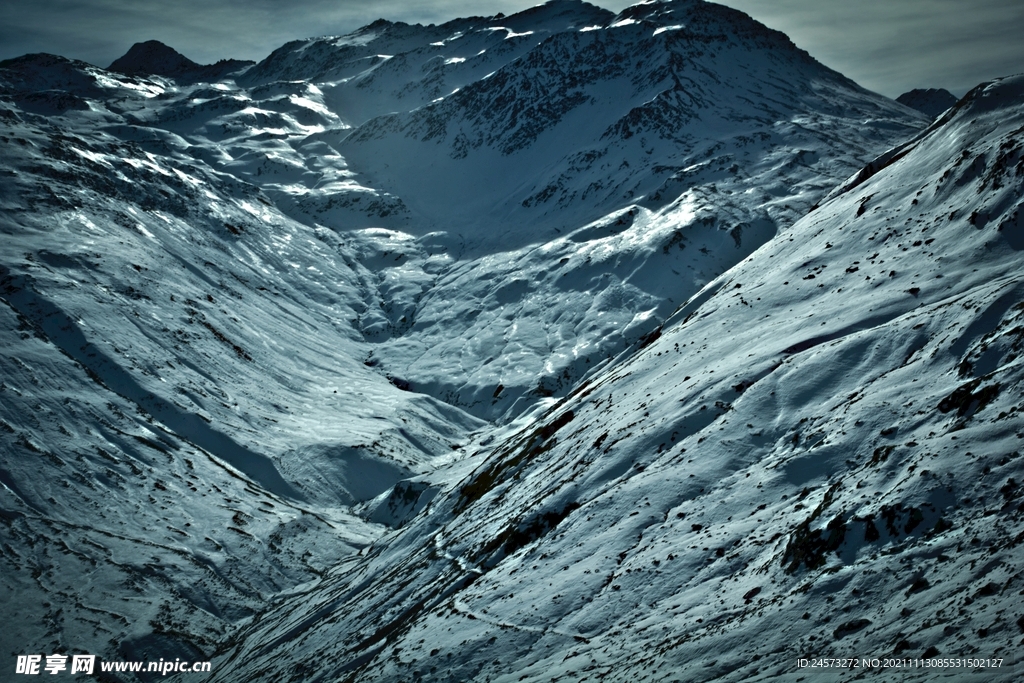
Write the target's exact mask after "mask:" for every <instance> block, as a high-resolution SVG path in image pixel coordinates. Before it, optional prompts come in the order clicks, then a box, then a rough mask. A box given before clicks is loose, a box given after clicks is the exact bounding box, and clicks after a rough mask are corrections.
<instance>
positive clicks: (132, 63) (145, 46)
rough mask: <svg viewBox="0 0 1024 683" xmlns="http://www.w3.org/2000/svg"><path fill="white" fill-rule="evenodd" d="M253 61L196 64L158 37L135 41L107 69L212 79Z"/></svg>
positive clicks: (171, 76)
mask: <svg viewBox="0 0 1024 683" xmlns="http://www.w3.org/2000/svg"><path fill="white" fill-rule="evenodd" d="M251 64H253V62H250V61H245V60H239V59H222V60H220V61H218V62H217V63H216V64H199V63H197V62H193V61H192V60H191V59H189V58H188V57H186V56H185V55H183V54H181V53H180V52H178V51H177V50H175V49H174V48H173V47H170V46H169V45H164V44H163V43H161V42H160V41H159V40H147V41H145V42H142V43H135V44H134V45H132V46H131V49H129V50H128V52H126V53H124V55H123V56H121V57H118V58H117V59H115V60H114V61H113V62H112V63H111V65H110V66H108V67H107V69H108V70H109V71H118V72H120V73H123V74H128V75H131V76H166V77H168V78H176V79H179V80H180V79H184V80H186V81H199V80H206V81H215V80H219V79H220V78H223V77H224V76H226V75H228V74H230V73H233V72H235V71H238V70H239V69H242V68H244V67H246V66H249V65H251Z"/></svg>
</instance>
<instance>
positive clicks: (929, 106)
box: [896, 88, 956, 118]
mask: <svg viewBox="0 0 1024 683" xmlns="http://www.w3.org/2000/svg"><path fill="white" fill-rule="evenodd" d="M896 101H897V102H899V103H900V104H905V105H907V106H908V107H910V108H911V109H916V110H918V111H919V112H922V113H924V114H927V115H928V116H931V117H932V118H935V117H937V116H938V115H939V114H941V113H942V112H944V111H946V110H947V109H949V108H950V107H952V106H953V105H954V104H956V96H955V95H954V94H953V93H951V92H949V91H948V90H944V89H943V88H927V89H920V88H919V89H917V90H911V91H909V92H905V93H903V94H902V95H900V96H899V97H897V98H896Z"/></svg>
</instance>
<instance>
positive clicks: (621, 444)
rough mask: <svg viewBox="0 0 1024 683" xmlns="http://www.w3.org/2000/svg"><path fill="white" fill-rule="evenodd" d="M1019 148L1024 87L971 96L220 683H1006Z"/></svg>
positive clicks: (1007, 83)
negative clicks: (833, 671)
mask: <svg viewBox="0 0 1024 683" xmlns="http://www.w3.org/2000/svg"><path fill="white" fill-rule="evenodd" d="M1022 135H1024V77H1015V78H1008V79H1004V80H1002V81H996V82H993V83H990V84H985V85H982V86H979V87H978V88H977V89H975V90H974V91H972V92H971V93H970V94H968V96H967V97H965V98H964V100H962V101H961V102H960V103H959V104H958V105H957V107H956V108H954V109H953V110H951V111H950V112H948V113H947V114H946V115H945V116H944V117H943V119H941V120H940V121H938V122H936V123H935V124H934V125H933V126H932V127H931V128H929V129H928V130H927V131H925V132H924V133H923V134H921V135H920V136H918V137H917V138H915V139H914V140H912V141H911V142H909V143H907V144H905V145H903V146H901V147H898V148H896V149H895V150H893V151H892V152H890V153H888V154H886V155H884V156H882V157H880V158H879V159H877V160H876V161H875V162H873V163H872V164H870V165H869V166H867V167H866V168H865V169H863V170H862V171H861V172H860V173H859V174H857V175H855V176H854V177H852V178H851V179H850V180H849V181H848V182H847V183H845V184H844V185H843V186H842V187H841V188H839V189H837V190H836V191H835V192H834V193H833V195H832V196H831V197H830V198H829V199H828V200H827V201H825V202H824V203H822V205H821V206H820V207H819V208H817V209H816V210H815V211H813V212H812V213H810V214H809V215H807V216H806V217H805V218H803V219H801V220H800V221H798V222H797V223H796V224H795V225H794V226H792V227H791V228H789V229H787V230H785V231H783V232H782V233H780V235H778V236H777V237H775V238H774V239H773V240H771V241H770V242H769V243H768V244H766V245H765V246H764V247H762V248H761V249H759V250H758V251H757V252H755V253H754V254H753V255H751V256H750V257H748V258H747V259H745V260H744V261H743V262H742V263H740V264H739V265H737V266H736V267H735V268H733V269H731V270H730V271H729V272H727V273H726V274H724V275H723V276H721V277H719V278H717V279H716V280H714V281H713V282H711V283H710V284H709V285H708V286H707V287H705V288H704V289H703V290H702V291H701V293H700V294H699V295H697V296H696V297H694V298H692V299H691V300H690V301H689V302H687V303H686V305H684V306H681V307H680V308H679V309H678V310H677V311H676V312H675V313H674V314H673V315H672V316H671V317H670V318H669V319H668V320H666V321H665V322H664V323H663V324H662V325H661V326H660V328H659V330H658V332H657V333H656V334H651V335H649V336H648V337H647V338H646V340H645V342H644V344H642V345H641V347H640V348H637V349H636V350H635V351H634V352H633V353H630V354H624V355H623V356H622V357H621V358H620V359H618V360H617V361H616V362H615V363H613V364H612V365H610V366H609V367H607V368H606V369H605V370H604V371H602V372H600V373H596V374H595V375H593V376H592V377H591V378H590V379H589V380H588V381H585V382H584V383H582V384H580V385H578V386H577V387H576V388H575V389H574V391H573V392H572V394H571V395H569V396H568V397H566V398H565V399H563V400H560V401H557V402H554V401H553V402H552V403H551V405H550V407H549V408H548V410H547V412H546V413H545V415H544V416H543V417H542V418H541V419H540V420H539V421H537V422H536V423H533V424H531V425H529V426H527V427H525V428H523V429H522V430H521V431H519V432H518V433H517V434H515V435H514V436H512V437H510V438H503V439H500V440H497V441H495V442H494V443H491V444H488V443H486V442H480V443H479V444H478V445H477V446H476V447H475V449H474V450H475V453H474V455H473V457H471V458H470V459H468V460H464V461H461V462H459V463H456V464H454V465H452V466H450V467H448V468H443V469H440V470H438V471H437V472H435V473H434V474H431V475H428V476H425V477H420V478H419V482H420V483H419V486H420V487H421V488H423V487H430V486H433V487H434V488H435V494H436V495H435V497H434V498H433V500H432V502H431V503H430V504H429V506H428V507H427V508H426V509H425V511H423V512H421V513H420V514H419V515H418V516H415V517H414V518H412V519H411V520H410V521H409V522H408V524H407V525H406V526H405V527H404V528H402V529H401V530H399V531H396V532H393V533H392V534H391V535H389V536H387V537H384V538H382V539H381V540H380V541H378V542H376V543H374V544H373V545H372V546H371V547H370V548H368V549H366V550H364V551H363V552H361V553H360V557H359V558H358V559H357V560H355V561H353V562H351V563H347V564H345V565H343V566H340V567H338V568H336V569H334V570H332V571H330V572H329V573H328V576H327V577H326V578H325V579H324V580H323V581H321V582H320V583H319V584H318V585H317V586H315V587H314V588H312V589H310V590H309V591H308V592H306V593H304V594H303V595H302V596H301V597H297V598H295V599H292V600H289V601H286V602H285V603H283V604H282V605H280V606H279V607H277V608H275V609H274V610H271V611H269V612H267V613H266V614H264V615H263V617H262V619H261V620H260V621H259V622H258V623H254V624H253V625H252V626H250V627H249V628H247V629H246V630H245V631H244V632H243V633H242V634H241V635H240V638H239V644H238V645H237V646H236V647H235V648H234V649H233V650H232V651H231V652H229V653H228V654H227V655H225V656H224V657H223V658H221V659H220V660H218V662H217V664H218V671H219V672H220V673H219V674H218V675H217V676H215V679H216V680H237V679H238V678H239V677H241V678H245V679H246V680H359V681H370V680H382V681H383V680H413V679H416V680H492V681H513V680H517V681H520V680H527V681H528V680H552V679H557V680H570V681H576V680H638V681H641V680H721V681H726V680H729V681H751V680H801V679H802V678H805V677H808V676H812V675H813V674H815V673H816V672H815V671H813V670H807V669H799V668H798V667H797V660H798V658H800V657H807V658H813V657H815V656H818V657H858V658H860V657H869V658H870V657H879V658H882V657H886V656H890V655H899V656H901V657H908V658H909V657H914V658H919V657H925V658H934V657H937V656H939V657H949V658H958V657H984V658H991V657H995V658H1001V661H1003V662H1004V663H1005V664H1004V666H1003V667H1002V668H999V669H991V670H988V671H986V672H984V673H983V674H982V675H983V676H984V678H985V680H1013V679H1015V677H1016V674H1017V672H1016V671H1015V668H1014V667H1013V666H1012V665H1013V664H1014V663H1015V653H1016V650H1017V648H1018V647H1019V641H1020V639H1021V631H1022V630H1024V604H1022V599H1021V588H1022V586H1021V581H1022V577H1021V575H1020V562H1019V559H1020V543H1021V540H1022V539H1024V526H1022V525H1024V512H1022V511H1024V505H1022V504H1021V494H1022V489H1021V484H1020V482H1021V481H1022V478H1024V471H1022V467H1024V460H1022V459H1021V458H1020V447H1021V440H1022V439H1024V432H1022V430H1021V420H1020V416H1019V413H1020V411H1021V410H1022V409H1024V405H1022V404H1021V400H1022V398H1024V385H1022V374H1024V373H1022V367H1024V366H1022V364H1021V358H1022V356H1021V355H1020V354H1021V351H1022V345H1024V336H1022V331H1021V330H1022V328H1021V322H1022V316H1024V279H1022V278H1024V276H1022V269H1021V253H1022V252H1021V250H1022V248H1024V237H1022V236H1024V225H1021V223H1020V215H1021V209H1022V204H1021V201H1022V200H1021V197H1022V196H1024V137H1022ZM409 490H410V489H409V486H408V485H403V487H402V488H400V489H396V492H395V494H394V496H393V498H394V499H395V500H393V501H392V502H400V501H399V500H398V499H399V498H401V497H402V496H403V495H404V494H405V493H406V492H407V491H409ZM381 504H382V505H385V504H386V503H385V502H384V501H382V503H381ZM392 507H395V506H394V505H393V506H392ZM851 673H852V674H857V673H865V672H851ZM964 673H965V672H964V670H963V669H957V668H949V669H945V670H936V669H930V668H911V669H908V670H905V671H901V672H899V675H900V678H901V680H934V679H935V678H936V677H952V678H953V679H958V680H959V677H962V676H963V675H964Z"/></svg>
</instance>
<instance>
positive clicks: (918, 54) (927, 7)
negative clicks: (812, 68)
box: [0, 0, 1024, 97]
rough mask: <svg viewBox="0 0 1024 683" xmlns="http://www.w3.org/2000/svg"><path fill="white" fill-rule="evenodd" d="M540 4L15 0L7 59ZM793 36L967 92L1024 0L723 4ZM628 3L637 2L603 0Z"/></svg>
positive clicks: (300, 32)
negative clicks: (32, 53)
mask: <svg viewBox="0 0 1024 683" xmlns="http://www.w3.org/2000/svg"><path fill="white" fill-rule="evenodd" d="M538 2H539V0H416V1H412V0H374V1H372V2H370V1H367V0H291V2H281V1H280V0H5V1H4V3H3V4H4V5H5V8H4V10H3V12H2V18H0V59H6V58H8V57H15V56H18V55H22V54H25V53H28V52H51V53H56V54H60V55H64V56H66V57H73V58H76V59H82V60H85V61H87V62H91V63H93V64H97V65H99V66H107V65H108V64H109V63H110V62H112V61H113V60H114V59H116V58H117V57H119V56H120V55H122V54H124V52H126V51H127V50H128V48H129V47H131V45H132V44H133V43H135V42H138V41H142V40H149V39H156V40H160V41H162V42H164V43H167V44H168V45H170V46H172V47H174V48H176V49H177V50H178V51H179V52H182V53H183V54H184V55H185V56H186V57H189V58H190V59H193V60H195V61H197V62H201V63H208V62H214V61H216V60H218V59H223V58H225V57H234V58H238V59H255V60H259V59H262V58H263V57H265V56H266V55H268V54H269V53H270V52H271V51H272V50H273V49H275V48H277V47H279V46H281V45H282V44H284V43H285V42H287V41H288V40H292V39H295V38H305V37H309V36H316V35H326V34H341V33H347V32H349V31H351V30H353V29H356V28H358V27H359V26H362V25H365V24H367V23H369V22H371V21H373V20H374V19H377V18H379V17H384V18H386V19H392V20H400V21H407V22H410V23H412V22H421V23H431V22H433V23H437V22H441V21H445V20H447V19H452V18H455V17H459V16H467V15H473V14H476V15H481V14H483V15H490V14H495V13H497V12H504V13H506V14H508V13H511V12H515V11H517V10H520V9H525V8H526V7H529V6H531V5H535V4H538ZM721 2H722V4H726V5H730V6H732V7H736V8H738V9H741V10H743V11H744V12H746V13H748V14H750V15H751V16H753V17H754V18H755V19H758V20H759V21H761V22H763V23H765V24H767V25H768V26H771V27H772V28H776V29H779V30H780V31H783V32H785V33H786V34H787V35H789V36H790V38H792V39H793V41H794V42H795V43H796V44H797V45H799V46H800V47H802V48H804V49H805V50H807V51H808V52H810V53H811V54H812V55H813V56H814V57H816V58H817V59H818V60H820V61H822V62H824V63H825V64H827V65H828V66H830V67H832V68H833V69H836V70H837V71H840V72H842V73H844V74H846V75H847V76H849V77H850V78H852V79H854V80H855V81H857V82H859V83H860V84H861V85H863V86H865V87H867V88H870V89H872V90H876V91H878V92H881V93H882V94H885V95H888V96H890V97H895V96H897V95H899V94H900V93H901V92H904V91H906V90H909V89H911V88H915V87H943V88H947V89H948V90H950V91H952V92H953V93H954V94H955V95H958V96H959V95H963V94H964V93H965V92H966V91H967V90H969V89H970V88H971V87H973V86H975V85H977V84H978V83H979V82H981V81H983V80H987V79H990V78H994V77H997V76H1005V75H1009V74H1011V73H1020V72H1022V71H1024V37H1022V36H1024V0H721ZM595 4H598V5H601V6H602V7H606V8H608V9H611V10H615V11H618V10H620V9H622V8H623V7H625V6H627V5H629V4H632V3H631V2H628V1H627V0H597V2H596V3H595Z"/></svg>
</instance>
